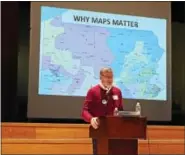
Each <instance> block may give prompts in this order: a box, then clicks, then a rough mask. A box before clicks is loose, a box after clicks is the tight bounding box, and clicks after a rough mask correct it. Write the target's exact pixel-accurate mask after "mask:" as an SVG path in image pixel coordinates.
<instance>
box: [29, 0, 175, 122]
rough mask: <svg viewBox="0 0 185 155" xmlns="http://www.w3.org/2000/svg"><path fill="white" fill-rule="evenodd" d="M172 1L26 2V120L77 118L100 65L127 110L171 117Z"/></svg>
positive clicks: (165, 118)
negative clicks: (111, 73)
mask: <svg viewBox="0 0 185 155" xmlns="http://www.w3.org/2000/svg"><path fill="white" fill-rule="evenodd" d="M170 12H171V6H170V2H31V22H30V23H31V27H30V28H31V31H30V58H29V61H30V62H29V95H28V113H27V115H28V117H29V118H75V119H76V118H77V119H78V118H81V109H82V106H83V102H84V98H85V96H86V93H87V91H88V89H89V88H91V87H92V86H94V85H96V84H98V83H99V71H100V68H101V67H111V68H112V69H113V71H114V83H115V85H116V86H118V87H119V88H120V89H121V91H122V95H123V103H124V109H125V110H135V109H134V108H135V104H136V102H138V101H139V102H140V103H141V107H142V115H143V116H147V119H148V120H150V121H169V120H171V89H172V88H171V13H170Z"/></svg>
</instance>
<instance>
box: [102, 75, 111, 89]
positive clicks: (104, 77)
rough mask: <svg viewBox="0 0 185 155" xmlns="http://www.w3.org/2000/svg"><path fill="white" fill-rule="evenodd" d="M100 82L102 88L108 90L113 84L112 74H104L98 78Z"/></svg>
mask: <svg viewBox="0 0 185 155" xmlns="http://www.w3.org/2000/svg"><path fill="white" fill-rule="evenodd" d="M100 79H101V82H102V84H103V85H104V87H106V88H109V87H111V86H112V84H113V73H112V72H104V73H102V75H101V76H100Z"/></svg>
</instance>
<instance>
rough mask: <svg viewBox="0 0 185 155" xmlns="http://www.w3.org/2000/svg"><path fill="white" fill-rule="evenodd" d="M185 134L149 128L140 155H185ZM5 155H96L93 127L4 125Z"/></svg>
mask: <svg viewBox="0 0 185 155" xmlns="http://www.w3.org/2000/svg"><path fill="white" fill-rule="evenodd" d="M123 132H124V131H123ZM184 132H185V129H184V126H152V125H149V126H148V127H147V139H146V140H139V154H184V152H185V150H184V146H185V140H184V135H185V134H184ZM2 154H92V141H91V139H90V138H89V125H87V124H48V123H2Z"/></svg>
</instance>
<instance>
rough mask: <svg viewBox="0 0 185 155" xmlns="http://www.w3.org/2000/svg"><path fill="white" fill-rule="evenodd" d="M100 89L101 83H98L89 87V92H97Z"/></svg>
mask: <svg viewBox="0 0 185 155" xmlns="http://www.w3.org/2000/svg"><path fill="white" fill-rule="evenodd" d="M98 89H99V84H97V85H95V86H92V87H91V88H90V89H89V92H96V91H97V90H98Z"/></svg>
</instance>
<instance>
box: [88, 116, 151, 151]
mask: <svg viewBox="0 0 185 155" xmlns="http://www.w3.org/2000/svg"><path fill="white" fill-rule="evenodd" d="M146 127H147V120H146V117H121V116H107V117H100V126H99V128H98V129H93V128H92V127H91V126H90V128H89V130H90V131H89V134H90V137H91V138H93V139H96V140H97V143H96V145H97V154H98V155H103V154H107V155H137V154H138V139H146Z"/></svg>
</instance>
